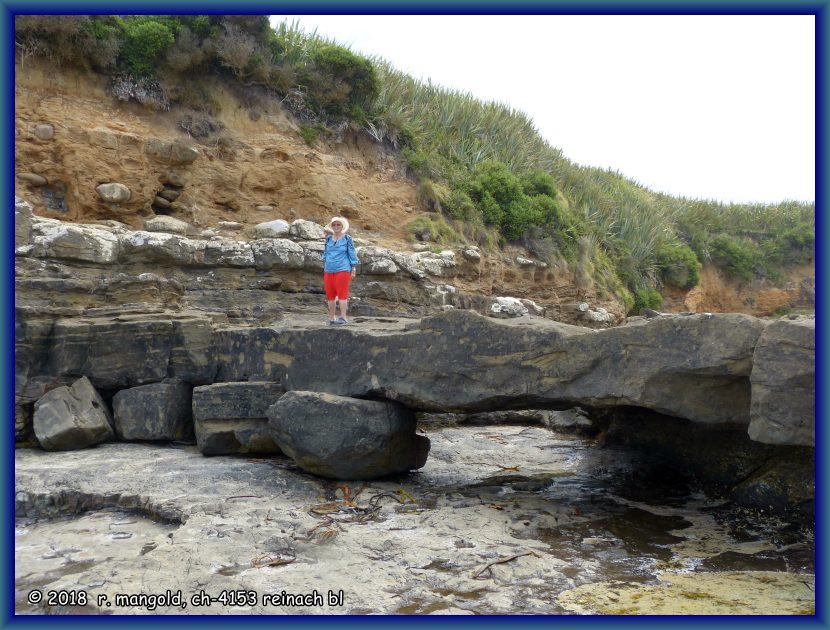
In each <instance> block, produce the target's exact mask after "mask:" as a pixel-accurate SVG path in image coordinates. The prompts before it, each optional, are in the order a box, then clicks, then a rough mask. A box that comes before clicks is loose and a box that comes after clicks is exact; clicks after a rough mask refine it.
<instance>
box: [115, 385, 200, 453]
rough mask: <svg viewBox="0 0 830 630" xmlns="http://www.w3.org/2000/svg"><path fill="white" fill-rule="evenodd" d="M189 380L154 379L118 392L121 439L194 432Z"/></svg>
mask: <svg viewBox="0 0 830 630" xmlns="http://www.w3.org/2000/svg"><path fill="white" fill-rule="evenodd" d="M192 391H193V388H192V386H191V385H189V384H188V383H182V382H173V383H151V384H150V385H140V386H139V387H131V388H130V389H123V390H121V391H120V392H118V393H117V394H116V395H115V397H114V398H113V400H112V406H113V414H114V416H115V432H116V434H117V435H118V437H119V439H121V440H125V441H132V440H146V441H158V440H170V441H172V440H186V439H188V438H190V437H191V436H192V435H193V415H192V412H191V395H192Z"/></svg>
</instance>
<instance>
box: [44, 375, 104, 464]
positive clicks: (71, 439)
mask: <svg viewBox="0 0 830 630" xmlns="http://www.w3.org/2000/svg"><path fill="white" fill-rule="evenodd" d="M111 425H112V417H111V415H110V412H109V409H108V408H107V405H106V403H105V402H104V401H103V399H102V398H101V396H100V395H99V394H98V392H97V391H95V388H94V387H93V386H92V383H90V382H89V379H88V378H86V377H85V376H82V377H81V378H79V379H78V380H77V381H75V382H74V383H73V384H72V385H71V386H70V387H66V386H64V387H58V388H56V389H53V390H51V391H49V392H47V393H46V394H45V395H44V396H43V397H42V398H40V399H39V400H38V401H37V402H36V403H35V413H34V431H35V437H36V438H37V440H38V442H39V443H40V445H41V446H42V447H43V448H44V449H46V450H47V451H67V450H74V449H79V448H86V447H88V446H93V445H95V444H99V443H101V442H105V441H107V440H111V439H112V438H113V437H114V433H113V430H112V426H111Z"/></svg>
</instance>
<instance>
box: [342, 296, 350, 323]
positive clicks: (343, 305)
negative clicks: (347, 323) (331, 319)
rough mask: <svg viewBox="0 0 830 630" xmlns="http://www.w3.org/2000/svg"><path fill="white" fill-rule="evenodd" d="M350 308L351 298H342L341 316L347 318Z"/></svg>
mask: <svg viewBox="0 0 830 630" xmlns="http://www.w3.org/2000/svg"><path fill="white" fill-rule="evenodd" d="M348 308H349V300H340V317H342V318H343V319H346V309H348Z"/></svg>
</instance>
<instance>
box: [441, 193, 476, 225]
mask: <svg viewBox="0 0 830 630" xmlns="http://www.w3.org/2000/svg"><path fill="white" fill-rule="evenodd" d="M444 210H445V212H446V213H447V214H448V215H450V216H451V217H452V218H453V219H455V220H456V221H464V222H466V223H473V224H482V223H483V217H482V215H481V213H480V212H479V211H478V208H476V205H475V204H474V203H473V200H472V199H470V195H468V194H467V193H465V192H464V191H463V190H459V189H457V188H456V189H453V190H452V191H451V192H450V194H449V196H448V197H447V198H446V200H445V201H444Z"/></svg>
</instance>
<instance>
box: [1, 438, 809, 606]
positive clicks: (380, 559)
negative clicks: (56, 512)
mask: <svg viewBox="0 0 830 630" xmlns="http://www.w3.org/2000/svg"><path fill="white" fill-rule="evenodd" d="M428 436H429V437H430V439H431V440H432V451H431V454H430V459H429V461H428V463H427V465H426V466H425V467H424V468H423V469H422V470H421V471H419V472H417V473H410V474H407V475H402V476H400V477H398V478H395V479H390V480H384V481H377V482H371V483H369V484H367V487H366V488H365V489H364V491H363V493H361V494H360V495H359V496H358V499H357V503H358V505H366V502H367V501H368V500H369V499H370V498H371V497H372V496H374V495H377V494H378V493H382V492H394V491H396V490H405V491H406V493H407V494H409V495H411V496H412V497H413V498H414V499H415V502H414V503H413V502H411V501H406V502H403V503H396V502H395V501H392V500H389V501H385V502H384V503H383V510H382V512H380V513H379V517H378V518H377V519H375V520H372V521H370V522H367V523H362V524H350V525H344V526H341V527H340V531H337V532H334V535H333V536H332V538H331V540H327V541H325V544H323V543H320V542H319V541H311V540H310V538H308V537H307V536H305V533H307V532H308V530H309V529H310V527H311V526H313V525H317V524H318V523H319V521H315V520H314V519H312V518H310V517H309V516H308V515H307V513H306V509H307V508H308V506H309V505H312V504H314V503H320V501H321V500H324V499H325V500H329V501H330V500H334V499H336V498H338V496H340V495H338V490H337V489H336V484H335V483H334V482H327V481H319V482H318V481H314V480H313V483H315V484H317V487H319V492H318V493H316V495H315V496H310V495H309V494H308V493H303V492H301V491H294V492H293V494H292V493H287V494H285V495H283V496H280V497H278V498H277V497H267V499H268V501H267V506H268V508H267V512H266V511H265V506H264V505H263V507H262V508H260V507H258V506H259V504H258V503H257V501H258V499H255V498H251V499H244V500H239V501H232V502H229V503H228V502H226V507H224V508H222V509H223V510H227V511H226V512H224V513H222V514H221V517H222V518H220V519H219V521H220V522H219V523H218V524H217V523H216V522H214V521H210V523H207V522H200V525H199V529H198V531H196V529H194V528H195V527H196V525H195V523H196V519H195V518H193V519H192V521H190V522H188V523H187V524H184V525H178V524H175V525H171V524H164V523H159V522H155V521H153V520H151V519H149V518H146V517H144V516H139V515H136V514H133V513H129V512H124V511H123V510H98V511H94V512H88V513H86V514H83V515H80V516H73V517H66V518H61V519H55V520H40V521H31V522H24V521H22V520H18V523H17V529H16V532H15V541H16V542H15V582H16V593H17V598H16V611H17V612H18V613H26V612H37V613H42V612H51V613H78V612H82V613H83V612H102V613H106V612H110V611H109V610H104V609H101V610H94V609H93V610H87V609H85V608H84V609H82V608H79V607H75V608H72V607H60V606H58V607H52V608H49V607H46V608H44V606H43V605H42V604H41V605H31V604H29V603H28V602H27V601H26V596H27V593H28V592H29V591H30V590H32V589H39V590H42V591H43V592H44V593H45V592H46V591H47V590H49V589H55V588H67V585H72V584H76V585H82V586H83V587H84V588H86V589H87V590H89V592H90V593H93V594H94V592H95V590H96V588H99V589H101V590H103V591H107V589H108V588H109V589H110V591H109V592H111V591H112V588H114V587H113V586H112V585H113V584H117V585H118V588H119V589H121V590H122V591H126V592H148V591H155V592H163V591H164V588H162V586H164V587H165V588H166V587H168V586H169V585H175V584H177V583H178V585H179V587H180V588H183V589H184V590H185V591H186V592H187V591H188V589H190V590H191V591H192V590H194V588H195V586H194V585H196V584H199V585H207V586H206V587H205V588H209V587H210V585H211V584H215V585H216V587H217V588H218V586H219V585H221V586H223V587H227V586H226V585H230V586H231V587H235V588H243V587H244V588H250V589H253V590H254V591H256V592H264V591H265V590H267V589H268V588H270V587H271V585H272V584H273V583H274V582H275V580H277V581H280V580H281V581H282V583H286V584H291V585H293V586H294V587H295V590H298V591H299V590H301V589H302V588H305V589H306V590H308V589H310V588H311V586H312V585H313V586H314V587H315V588H316V587H317V585H320V587H321V588H322V585H324V584H325V585H326V586H327V587H329V588H335V589H336V588H342V589H344V591H345V593H346V600H347V601H346V604H345V606H344V607H342V608H340V609H336V610H332V609H314V608H312V609H308V610H294V609H282V612H307V613H311V614H320V613H327V612H328V613H330V612H338V613H342V612H345V613H363V614H365V613H381V614H389V613H397V614H439V613H440V614H513V613H515V614H573V613H577V614H652V613H654V614H657V613H659V614H695V613H705V614H732V613H735V614H810V613H811V611H812V610H814V608H815V596H814V583H815V581H814V572H815V566H814V551H815V544H814V530H813V528H812V526H811V525H810V524H805V523H796V522H791V521H788V520H786V519H782V518H779V517H775V516H772V515H768V514H763V513H760V512H755V511H751V510H745V509H741V508H738V507H736V506H734V505H731V504H729V503H726V502H724V501H723V500H721V499H718V498H716V497H707V496H706V495H704V494H703V493H701V492H699V491H696V490H695V489H694V488H690V487H689V486H688V485H687V484H686V483H685V482H684V481H683V480H682V479H679V478H678V477H677V476H676V475H673V474H671V473H670V472H668V471H666V470H665V469H660V468H652V467H650V466H649V464H648V462H646V461H643V460H642V459H641V456H640V458H639V459H638V458H635V456H633V455H632V454H631V453H630V452H627V451H624V450H618V449H613V448H600V447H598V446H597V445H596V444H595V443H594V442H592V441H591V440H587V439H582V438H575V437H571V436H568V435H559V434H555V433H551V432H550V431H548V430H546V429H542V428H538V427H520V426H501V427H453V428H443V429H437V430H431V431H429V432H428ZM96 450H97V449H96ZM284 459H285V458H282V459H280V458H270V459H267V458H263V459H261V460H240V459H236V460H234V459H231V458H228V459H223V458H212V459H211V460H206V461H213V462H215V463H216V464H217V465H218V464H219V462H223V465H229V466H230V468H231V469H233V465H234V462H244V471H243V472H245V474H242V473H240V476H241V478H243V479H248V480H250V479H253V478H255V475H253V473H249V472H247V471H249V469H250V470H251V471H254V472H256V471H258V470H260V469H259V468H257V467H261V466H267V467H269V470H273V467H274V465H275V464H279V463H280V462H281V461H284ZM193 461H195V462H196V463H197V464H199V465H204V462H202V461H201V460H199V459H198V456H196V458H195V459H194V460H193ZM239 467H240V468H243V465H242V463H240V464H239ZM279 474H280V475H287V476H291V475H294V476H298V475H300V476H302V473H298V472H296V471H291V470H286V469H280V470H279ZM246 475H247V477H246ZM305 478H306V479H308V476H305ZM116 483H117V482H116ZM246 483H248V484H250V483H252V482H251V481H247V482H246ZM358 486H359V484H354V486H353V488H354V489H355V490H356V489H357V487H358ZM245 487H247V486H240V489H239V490H238V494H239V495H242V494H246V492H245ZM184 491H186V488H185V489H184ZM234 492H237V491H234ZM249 494H251V495H257V496H259V495H261V494H262V491H261V489H253V490H251V491H250V492H249ZM277 500H279V501H281V502H282V503H278V502H277ZM246 506H250V507H246ZM231 510H237V511H236V512H233V511H231ZM252 523H253V525H252ZM269 527H270V528H273V531H275V532H283V534H285V533H286V532H292V531H293V532H294V534H293V538H287V537H286V540H287V541H288V543H287V544H290V545H291V547H292V553H294V554H295V555H296V556H297V558H298V561H297V562H295V563H293V564H290V565H288V566H285V567H273V568H267V569H252V568H251V564H250V563H249V562H248V557H250V556H252V555H254V554H253V552H252V551H246V550H245V549H246V548H245V546H244V544H241V543H239V542H238V541H239V540H243V539H244V540H247V538H248V537H249V532H250V530H251V529H252V528H262V529H263V530H266V529H267V528H269ZM188 528H191V529H192V533H188V534H185V532H186V530H188ZM267 531H272V530H270V529H268V530H267ZM267 531H263V535H264V534H265V533H267ZM222 537H225V538H226V540H220V539H221V538H222ZM235 537H236V538H237V539H238V540H237V542H234V538H235ZM56 541H59V542H56ZM67 541H71V542H69V543H68V542H67ZM208 541H209V542H210V544H213V545H217V547H216V548H217V549H218V550H219V551H218V552H217V553H216V556H215V558H213V559H212V560H211V561H210V563H209V564H208V565H207V566H201V567H199V566H197V565H198V563H199V559H198V558H197V557H196V556H192V557H191V561H192V562H193V563H194V566H193V567H190V566H188V567H186V568H180V567H178V566H177V565H175V564H172V565H170V566H168V565H164V562H165V558H168V560H167V562H169V563H181V562H183V560H182V557H187V556H176V555H175V554H173V553H168V554H167V555H162V554H161V553H160V552H161V551H162V550H165V549H167V550H169V551H171V552H173V551H175V550H176V549H177V548H178V546H181V545H186V544H194V545H199V546H202V545H205V544H207V542H208ZM225 543H228V544H229V545H230V544H231V543H233V545H232V546H229V547H227V549H228V551H227V552H225V551H223V550H224V549H225V547H220V545H223V544H225ZM256 544H257V543H254V546H256ZM223 553H225V554H226V556H227V558H230V560H228V559H225V560H222V559H221V558H222V554H223ZM246 553H247V554H248V556H246V555H245V554H246ZM151 560H152V563H155V564H152V563H150V561H151ZM156 565H158V566H156ZM137 568H140V570H139V571H137V572H135V574H134V575H132V574H131V571H136V569H137ZM185 569H186V570H185ZM171 574H172V575H174V576H177V579H178V582H177V581H175V580H173V578H171V577H170V576H171ZM162 577H163V578H164V580H166V581H164V580H163V579H162ZM171 580H173V581H171ZM211 580H217V581H215V582H211ZM218 580H221V582H220V581H218ZM260 604H261V601H258V602H257V605H254V606H248V607H244V606H243V607H241V608H240V607H236V608H234V609H225V610H215V609H213V610H210V611H209V612H210V613H212V614H217V613H218V614H222V613H228V612H233V613H236V614H240V613H246V612H248V613H266V614H267V613H269V612H276V611H275V610H273V609H271V608H268V607H262V606H261V605H260ZM130 612H133V613H137V614H138V613H142V612H144V613H145V614H146V612H147V611H142V610H132V611H130ZM160 612H161V611H160ZM167 612H174V613H181V612H185V613H191V612H195V611H193V610H191V609H187V610H184V611H182V610H175V609H172V610H170V611H167ZM203 612H207V611H203Z"/></svg>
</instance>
